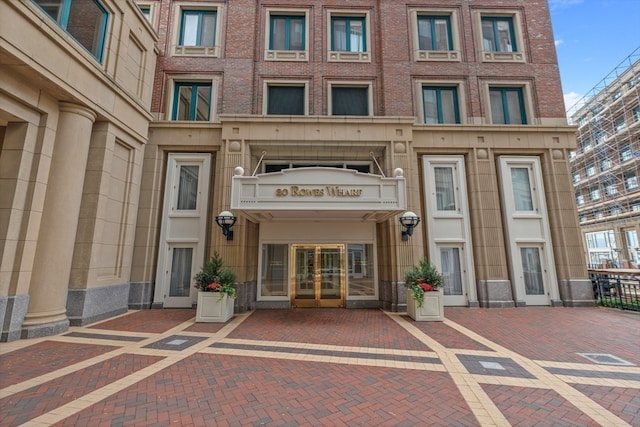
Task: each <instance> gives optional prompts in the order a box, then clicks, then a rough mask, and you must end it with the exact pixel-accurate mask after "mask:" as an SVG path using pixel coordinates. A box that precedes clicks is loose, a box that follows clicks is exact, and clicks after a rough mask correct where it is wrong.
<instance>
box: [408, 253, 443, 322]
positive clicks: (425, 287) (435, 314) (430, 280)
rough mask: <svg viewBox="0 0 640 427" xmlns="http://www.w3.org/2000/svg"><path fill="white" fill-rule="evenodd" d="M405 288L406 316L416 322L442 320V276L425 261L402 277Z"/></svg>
mask: <svg viewBox="0 0 640 427" xmlns="http://www.w3.org/2000/svg"><path fill="white" fill-rule="evenodd" d="M404 282H405V285H406V286H407V314H408V315H409V316H410V317H411V318H412V319H413V320H416V321H434V320H436V321H437V320H440V321H441V320H443V319H444V307H443V304H442V290H441V288H442V285H443V284H444V278H443V277H442V274H440V273H439V272H438V270H437V269H436V268H435V267H434V266H433V265H432V264H431V263H429V261H427V260H426V259H422V260H421V261H420V263H419V264H418V265H417V266H413V267H411V269H410V270H409V271H407V273H406V274H405V276H404Z"/></svg>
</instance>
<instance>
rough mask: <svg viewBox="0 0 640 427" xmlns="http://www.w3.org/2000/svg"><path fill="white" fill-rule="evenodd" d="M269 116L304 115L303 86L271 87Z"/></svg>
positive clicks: (268, 105) (268, 107)
mask: <svg viewBox="0 0 640 427" xmlns="http://www.w3.org/2000/svg"><path fill="white" fill-rule="evenodd" d="M267 114H286V115H303V114H304V87H303V86H269V96H268V99H267Z"/></svg>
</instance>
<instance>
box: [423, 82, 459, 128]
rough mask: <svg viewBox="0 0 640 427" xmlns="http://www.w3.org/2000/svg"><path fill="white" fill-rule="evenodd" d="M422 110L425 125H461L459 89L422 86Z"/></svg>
mask: <svg viewBox="0 0 640 427" xmlns="http://www.w3.org/2000/svg"><path fill="white" fill-rule="evenodd" d="M422 109H423V116H422V117H423V120H424V123H425V124H455V123H460V108H459V101H458V89H457V87H455V86H431V85H422Z"/></svg>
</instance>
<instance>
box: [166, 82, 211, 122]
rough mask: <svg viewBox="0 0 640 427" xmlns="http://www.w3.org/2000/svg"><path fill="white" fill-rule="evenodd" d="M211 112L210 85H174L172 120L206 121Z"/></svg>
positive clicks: (204, 83)
mask: <svg viewBox="0 0 640 427" xmlns="http://www.w3.org/2000/svg"><path fill="white" fill-rule="evenodd" d="M210 112H211V83H208V82H179V83H176V84H175V92H174V97H173V112H172V120H192V121H208V120H209V118H210V114H211V113H210Z"/></svg>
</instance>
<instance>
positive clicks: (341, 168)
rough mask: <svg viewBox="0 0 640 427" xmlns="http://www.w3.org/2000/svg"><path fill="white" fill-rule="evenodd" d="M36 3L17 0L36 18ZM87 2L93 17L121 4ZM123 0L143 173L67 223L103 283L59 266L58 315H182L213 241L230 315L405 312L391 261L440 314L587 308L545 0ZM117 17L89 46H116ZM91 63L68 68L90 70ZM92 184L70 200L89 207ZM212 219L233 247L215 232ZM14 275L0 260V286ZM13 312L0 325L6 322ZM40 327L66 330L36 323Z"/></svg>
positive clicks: (568, 133)
mask: <svg viewBox="0 0 640 427" xmlns="http://www.w3.org/2000/svg"><path fill="white" fill-rule="evenodd" d="M87 1H89V0H87ZM91 1H93V0H91ZM37 3H39V2H38V1H30V0H20V1H18V2H17V7H18V8H22V9H28V10H29V11H30V13H32V14H37V13H40V15H41V16H42V18H41V19H45V18H46V13H48V12H46V10H45V11H44V12H43V10H41V9H40V8H39V7H37V6H34V4H37ZM99 4H102V5H103V7H104V10H105V13H106V15H107V16H108V17H109V18H111V17H112V15H111V13H112V11H113V10H116V9H117V8H118V7H119V6H120V4H119V2H109V1H106V0H104V1H103V2H101V3H99ZM137 4H138V6H139V7H140V9H141V10H142V12H143V14H144V15H145V16H146V17H147V19H148V23H149V25H146V24H143V23H139V22H138V23H137V24H136V25H135V26H133V27H132V34H138V33H140V32H142V33H145V34H147V33H148V34H149V37H152V38H155V43H156V47H155V49H147V50H145V52H147V56H146V58H151V57H153V59H155V54H157V61H156V63H155V68H154V65H153V63H152V61H148V62H145V63H144V64H142V62H141V61H140V57H141V56H140V55H132V54H129V55H127V54H125V53H124V51H123V50H122V49H120V50H118V54H117V58H119V64H121V66H125V65H124V64H130V65H132V64H133V65H135V64H138V66H139V68H137V69H140V67H142V68H143V69H145V70H147V71H146V72H149V73H154V70H155V75H154V78H153V79H152V81H151V79H148V80H147V79H145V80H141V83H140V84H139V85H138V86H137V87H138V88H143V89H144V88H146V87H152V90H151V91H150V92H146V91H144V95H145V96H148V98H145V100H147V99H148V109H147V113H150V115H149V120H148V121H147V122H146V123H148V132H146V133H143V134H142V135H141V139H142V140H143V144H144V149H143V150H141V151H140V152H139V153H140V156H137V157H135V161H133V163H132V164H134V165H138V164H139V166H140V167H139V168H138V167H133V168H129V169H127V168H120V169H118V173H119V174H120V179H119V180H118V179H116V178H115V177H114V178H113V180H114V181H118V182H120V181H121V182H125V183H126V182H131V183H134V184H135V185H136V186H138V185H139V188H138V187H136V189H137V190H138V191H130V192H129V193H126V194H127V198H126V206H128V207H129V208H130V209H131V210H133V211H135V212H136V216H135V220H134V221H131V220H130V218H124V217H123V218H121V219H120V222H118V221H113V227H111V228H109V229H108V231H109V232H107V233H106V234H105V233H94V235H93V236H91V235H90V236H86V234H83V233H82V232H81V231H82V230H83V228H82V227H86V223H87V222H88V223H91V222H92V219H93V220H97V219H101V217H100V216H99V215H98V216H96V214H95V212H93V213H92V212H90V213H89V215H88V216H81V215H80V213H78V216H77V217H76V218H77V221H76V222H77V223H78V225H79V226H80V228H79V230H78V234H77V236H76V237H75V246H74V249H73V251H70V252H69V253H73V256H69V258H70V259H69V260H68V262H69V263H71V265H73V266H75V267H74V268H76V267H77V268H78V269H79V271H82V267H83V266H84V267H86V269H88V270H89V271H91V269H92V268H95V269H97V270H100V269H103V270H104V271H107V272H109V274H111V272H113V271H116V272H118V273H119V274H120V275H119V276H118V279H117V280H116V279H113V280H111V281H109V280H106V281H105V280H103V279H102V277H104V275H100V274H97V275H95V276H92V275H90V274H89V275H84V276H83V275H79V276H78V280H74V277H75V276H73V275H71V279H70V280H71V281H70V282H69V284H68V286H67V288H64V286H65V285H63V284H61V285H60V286H59V287H58V288H57V293H58V294H59V299H60V300H61V301H62V300H63V299H64V298H67V303H66V308H67V319H66V320H67V322H69V321H70V322H71V323H72V324H74V323H75V324H84V323H89V322H92V321H95V320H98V319H100V318H105V317H108V316H110V315H113V314H115V313H118V312H122V311H123V310H126V309H127V308H149V307H185V306H186V307H191V306H192V305H193V304H194V303H195V301H196V299H195V296H196V290H195V289H194V288H193V283H192V278H193V276H194V274H195V272H196V271H197V270H198V269H199V267H200V266H201V265H202V263H203V262H204V261H205V260H206V259H207V258H208V257H209V256H211V255H212V254H213V253H214V252H218V253H220V254H221V256H222V257H223V259H224V261H225V264H226V265H227V266H229V267H231V268H233V269H234V270H235V271H236V273H237V276H238V277H237V279H238V283H237V284H236V286H237V287H238V290H239V294H240V297H239V298H238V300H236V310H237V311H244V310H248V309H254V308H258V309H266V308H289V307H309V306H314V307H315V306H320V307H322V306H342V307H352V308H358V307H381V308H383V309H388V310H393V311H403V310H404V309H405V303H406V300H405V292H404V290H405V286H404V283H403V276H404V272H405V271H406V270H407V269H408V268H409V267H410V266H411V265H414V264H415V263H417V262H418V260H420V259H421V258H423V257H426V258H428V259H429V260H430V261H431V262H433V263H434V264H435V265H436V266H437V267H438V268H439V269H440V270H441V271H442V272H443V274H444V275H445V279H446V284H445V289H444V300H445V304H446V305H462V306H472V307H473V306H480V307H513V306H524V305H566V306H575V305H586V304H593V300H592V295H591V285H590V282H589V281H588V280H587V278H586V268H585V265H584V260H583V257H582V250H581V241H580V230H579V226H578V221H577V217H576V207H575V202H574V197H573V189H572V186H571V179H570V171H569V164H568V160H567V157H568V153H569V151H571V150H572V149H574V148H575V137H574V131H575V129H574V128H573V127H570V126H568V125H567V122H566V118H565V113H564V105H563V100H562V91H561V87H560V79H559V74H558V67H557V60H556V56H555V48H554V44H553V35H552V30H551V22H550V17H549V12H548V6H547V4H546V2H545V1H540V2H537V1H534V2H532V1H524V0H520V1H515V0H514V1H497V0H493V1H492V0H484V1H473V2H471V1H468V0H457V1H431V2H427V3H424V2H413V1H389V0H377V1H371V0H367V1H365V0H357V1H352V2H349V3H348V4H345V3H344V2H337V1H315V0H310V1H308V2H304V3H301V2H299V1H279V2H270V1H249V0H234V1H184V2H182V1H168V0H159V1H151V0H149V1H140V2H138V3H137ZM5 8H6V6H5ZM140 17H142V15H140ZM33 19H35V18H33ZM115 22H117V20H116V19H115V18H111V19H108V20H107V21H106V24H105V35H106V39H107V40H112V41H113V43H116V44H117V42H116V40H120V42H122V43H124V42H123V38H122V36H121V32H122V31H121V28H119V27H118V26H117V25H115ZM116 30H118V31H116ZM34 31H36V29H34ZM136 31H137V32H136ZM2 34H3V36H6V35H5V34H4V33H2ZM39 36H40V37H43V36H44V35H42V34H40V35H39ZM136 37H137V38H136V40H137V41H138V38H140V36H139V35H138V36H136ZM113 43H112V44H110V45H109V46H114V44H113ZM124 44H126V45H127V46H130V45H131V43H129V44H127V43H124ZM138 45H141V43H138ZM22 48H23V49H27V47H26V46H22ZM113 50H114V52H113V54H114V55H115V54H116V52H115V51H116V50H117V49H113ZM109 53H111V51H107V60H106V61H105V60H104V59H99V60H96V59H91V58H89V59H87V62H88V63H89V64H91V66H92V67H97V68H98V69H99V68H100V67H104V65H105V64H109V63H110V62H109V59H108V58H109V56H108V55H109ZM3 64H4V62H3ZM3 66H4V65H3ZM145 67H146V68H145ZM128 69H129V70H131V69H136V67H133V66H129V67H128ZM145 75H146V74H145ZM147 85H148V86H147ZM151 85H152V86H151ZM15 86H19V84H18V83H16V85H15ZM2 90H3V92H0V93H3V94H5V93H8V91H9V90H8V89H5V88H2ZM109 90H110V91H112V92H113V94H114V96H115V97H116V98H117V97H118V96H122V93H124V94H128V93H130V91H128V89H127V88H126V87H124V86H118V85H115V86H113V87H111V88H110V89H109ZM51 92H54V91H53V90H51ZM107 93H110V92H108V91H107ZM62 98H65V97H62ZM139 105H146V104H145V103H144V102H142V103H139ZM114 110H117V108H114ZM115 112H116V113H117V111H115ZM122 114H125V115H126V114H127V112H126V111H125V110H123V111H122ZM125 118H126V116H125V117H123V118H122V119H123V120H124V119H125ZM9 122H10V120H5V121H4V122H3V123H2V126H3V129H4V133H5V141H6V138H7V137H6V135H7V134H8V131H7V129H8V128H9V127H10V126H9V124H8V123H9ZM95 126H96V125H94V130H93V132H94V133H95V132H96V130H95ZM4 144H5V145H4V146H3V151H2V158H1V160H2V161H5V156H6V153H7V151H8V150H7V149H6V148H5V147H8V145H6V143H4ZM119 155H120V156H122V155H124V153H119ZM92 159H93V157H91V156H90V157H89V160H88V164H91V165H93V163H95V162H93V161H92ZM138 162H139V163H138ZM104 167H106V166H100V165H98V166H97V169H98V170H101V169H100V168H104ZM89 177H90V174H86V175H85V178H84V182H85V183H84V192H82V203H85V204H86V203H89V202H90V201H92V202H93V201H95V197H92V196H91V194H90V193H88V192H87V188H90V187H91V184H92V181H91V179H90V178H89ZM3 178H4V176H3ZM45 181H46V180H45ZM45 187H46V185H45ZM125 188H129V187H127V185H125ZM46 191H49V189H48V188H46ZM52 191H53V190H52ZM105 191H106V190H105ZM16 192H17V190H16ZM99 194H102V193H101V192H99ZM107 199H109V198H108V197H107ZM109 200H111V199H109ZM98 204H99V201H98ZM118 206H121V205H118ZM0 207H1V208H4V207H5V206H0ZM121 207H122V206H121ZM112 208H113V209H114V212H115V209H116V208H115V207H112ZM229 211H230V212H231V214H232V215H233V216H234V217H235V219H236V222H235V224H234V225H233V227H232V231H233V239H232V240H231V239H229V235H228V234H227V236H225V235H223V234H222V233H221V230H220V228H219V227H218V225H216V217H218V216H223V215H219V214H220V213H223V212H229ZM406 211H411V212H414V213H415V214H416V216H417V217H419V218H420V220H421V221H420V222H419V224H418V225H417V226H416V227H415V229H414V230H413V233H412V235H411V236H408V235H407V233H403V231H406V230H405V229H404V227H403V226H402V225H401V224H400V221H399V218H400V217H401V216H403V214H404V213H405V212H406ZM120 212H122V210H121V211H120ZM45 215H46V212H45V213H43V216H45ZM2 221H3V222H2V224H3V225H4V224H5V222H4V221H5V220H4V219H3V220H2ZM116 224H120V226H119V227H118V226H116ZM122 224H127V225H129V226H131V227H134V231H131V230H132V229H131V228H126V227H122ZM6 228H7V227H5V228H4V229H6ZM118 230H119V231H118ZM123 230H125V231H123ZM101 231H106V230H101ZM110 233H114V234H110ZM129 233H131V234H129ZM108 236H120V238H119V240H118V239H116V245H115V248H117V250H116V251H115V252H114V255H115V258H114V259H113V260H111V259H107V260H104V259H103V258H101V257H100V256H96V253H99V251H100V250H101V249H100V248H102V247H103V240H104V239H108V238H110V237H108ZM123 236H124V237H123ZM0 237H3V236H0ZM123 239H124V240H123ZM127 239H130V240H127ZM36 240H38V237H37V236H36ZM124 241H127V242H129V241H130V242H131V246H127V245H123V244H122V242H124ZM4 242H5V243H4V245H5V247H7V246H8V244H7V243H6V242H8V240H4ZM118 242H120V243H118ZM118 245H120V246H118ZM96 251H97V252H96ZM21 256H22V257H23V258H22V261H21V262H22V263H23V265H25V266H26V268H27V269H32V268H33V265H34V264H33V260H32V259H31V258H28V257H27V258H25V256H23V255H21ZM123 260H125V261H124V264H126V265H130V269H128V270H127V269H123V268H122V267H121V266H122V265H124V264H123ZM12 265H13V264H12ZM12 265H11V266H9V267H8V268H7V267H5V264H3V265H2V272H3V273H5V272H7V271H8V273H6V274H5V276H3V277H9V281H11V280H13V279H12V277H15V275H16V274H17V273H16V271H15V270H14V268H13V267H12ZM118 266H120V267H118ZM100 271H102V270H100ZM68 277H69V276H68ZM63 281H64V280H63ZM35 286H36V285H34V284H30V282H29V280H28V279H26V278H25V281H24V285H23V286H22V287H20V288H12V287H11V286H9V287H8V289H9V290H8V291H5V287H3V288H2V290H3V293H2V294H0V295H7V296H6V297H5V299H6V300H7V301H9V302H10V301H13V300H14V299H16V298H17V297H18V296H19V295H25V298H24V299H25V300H29V298H33V296H32V295H33V294H32V292H33V290H34V289H37V287H35ZM63 288H64V290H63ZM78 289H80V290H82V295H83V299H82V301H81V302H78V301H79V300H78V299H77V298H76V297H75V295H77V294H78V293H79V292H78ZM74 298H75V299H74ZM68 301H75V302H76V303H77V304H79V305H80V307H82V308H81V309H76V311H75V312H73V311H72V310H71V309H70V305H69V302H68ZM58 305H60V304H58ZM57 309H58V311H61V312H63V311H64V306H62V307H57ZM28 310H29V311H31V310H32V308H31V303H30V302H29V309H28ZM28 316H29V315H27V317H28ZM4 317H5V325H6V324H7V321H6V319H7V318H8V317H11V312H10V311H8V310H6V312H5V315H4ZM14 317H17V320H16V321H15V322H13V325H14V326H11V327H10V328H9V329H8V331H9V332H8V333H6V335H10V336H12V337H13V336H15V335H16V334H19V333H20V331H21V330H24V327H22V326H15V325H19V324H20V321H21V319H20V318H19V316H18V315H14ZM52 322H54V323H55V322H62V323H64V320H63V319H54V320H52V319H46V318H44V319H43V320H42V321H41V322H40V323H39V325H40V327H39V328H35V329H37V330H38V331H45V332H43V333H46V330H47V326H46V325H48V324H50V323H52ZM58 329H60V328H58ZM5 330H6V329H5ZM16 331H17V332H16ZM3 334H5V332H3ZM22 335H23V336H25V333H22Z"/></svg>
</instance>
